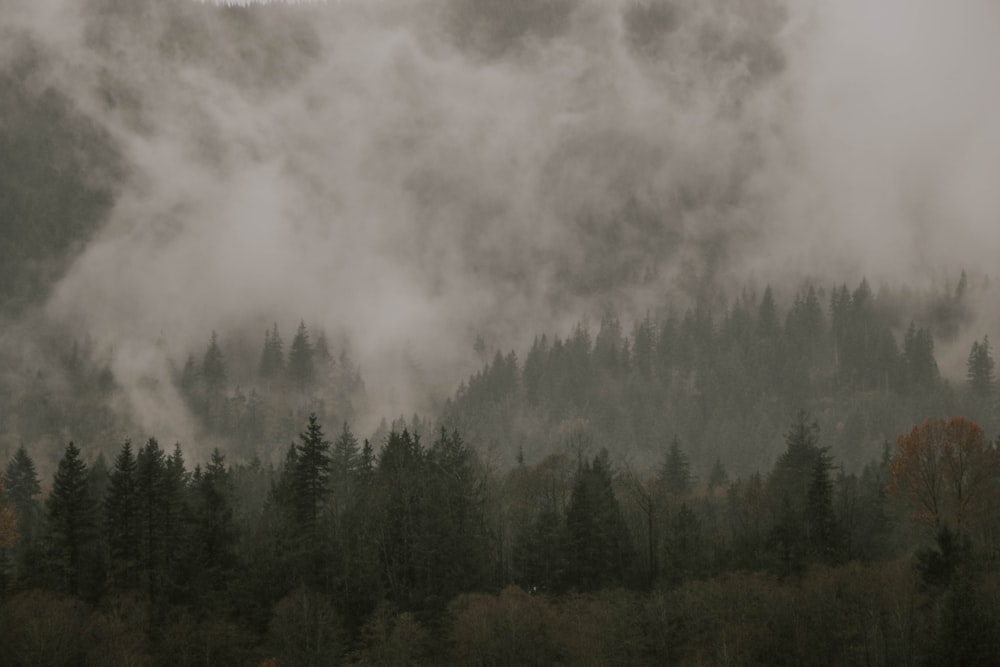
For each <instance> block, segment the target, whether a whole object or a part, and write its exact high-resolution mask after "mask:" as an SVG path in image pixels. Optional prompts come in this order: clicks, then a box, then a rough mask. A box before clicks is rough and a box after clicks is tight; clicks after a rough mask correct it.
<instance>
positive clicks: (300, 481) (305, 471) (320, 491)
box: [294, 414, 330, 530]
mask: <svg viewBox="0 0 1000 667" xmlns="http://www.w3.org/2000/svg"><path fill="white" fill-rule="evenodd" d="M299 440H300V444H299V448H298V460H297V462H296V464H295V476H294V497H295V511H296V516H297V517H298V520H299V521H300V522H301V523H302V525H303V526H305V527H307V528H309V529H310V530H312V529H315V526H316V518H317V516H318V515H319V511H320V508H321V507H322V503H323V501H324V500H325V499H326V496H327V494H328V493H329V480H330V441H329V440H327V439H326V436H325V435H324V434H323V428H322V427H321V426H320V424H319V422H318V421H317V419H316V415H315V414H311V415H309V424H308V426H306V430H305V432H304V433H301V434H299Z"/></svg>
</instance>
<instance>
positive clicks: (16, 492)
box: [3, 445, 42, 522]
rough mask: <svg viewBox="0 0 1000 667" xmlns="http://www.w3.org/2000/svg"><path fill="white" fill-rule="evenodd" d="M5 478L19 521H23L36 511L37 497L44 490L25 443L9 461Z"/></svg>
mask: <svg viewBox="0 0 1000 667" xmlns="http://www.w3.org/2000/svg"><path fill="white" fill-rule="evenodd" d="M3 478H4V483H5V484H6V488H7V497H8V498H10V501H11V502H12V503H13V504H14V508H15V510H17V516H18V522H22V521H24V520H26V519H27V518H28V517H29V516H30V515H32V514H33V513H34V509H35V505H36V500H35V497H36V496H38V494H39V493H41V492H42V487H41V484H40V483H39V480H38V473H37V472H35V462H34V461H32V460H31V457H30V456H28V452H27V450H25V448H24V445H21V446H20V447H18V448H17V451H16V452H14V456H12V457H11V459H10V461H9V462H8V463H7V470H6V471H5V472H4V476H3Z"/></svg>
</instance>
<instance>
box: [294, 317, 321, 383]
mask: <svg viewBox="0 0 1000 667" xmlns="http://www.w3.org/2000/svg"><path fill="white" fill-rule="evenodd" d="M288 377H289V378H291V380H292V382H294V383H295V384H296V386H298V387H299V389H305V388H306V387H308V386H309V385H310V384H312V381H313V378H314V377H315V367H314V365H313V349H312V345H311V344H310V342H309V331H308V330H307V329H306V323H305V322H299V328H298V331H296V332H295V338H293V339H292V346H291V347H290V348H288Z"/></svg>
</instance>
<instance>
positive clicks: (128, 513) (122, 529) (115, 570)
mask: <svg viewBox="0 0 1000 667" xmlns="http://www.w3.org/2000/svg"><path fill="white" fill-rule="evenodd" d="M104 513H105V521H106V527H105V530H106V534H107V537H108V544H109V547H110V551H111V572H112V577H113V579H114V580H115V582H116V583H118V584H119V585H123V586H134V585H136V583H137V579H136V573H137V568H138V565H139V515H138V490H137V486H136V460H135V456H134V455H133V453H132V443H131V442H130V441H129V440H126V441H125V444H124V445H122V448H121V450H120V451H119V452H118V455H117V456H116V457H115V461H114V468H113V469H112V471H111V481H110V484H109V486H108V493H107V495H106V496H105V499H104Z"/></svg>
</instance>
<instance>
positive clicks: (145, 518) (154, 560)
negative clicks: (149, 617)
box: [136, 438, 166, 600]
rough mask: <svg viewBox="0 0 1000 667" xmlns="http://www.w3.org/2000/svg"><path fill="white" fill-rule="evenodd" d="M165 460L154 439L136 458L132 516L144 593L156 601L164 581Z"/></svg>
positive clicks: (149, 441)
mask: <svg viewBox="0 0 1000 667" xmlns="http://www.w3.org/2000/svg"><path fill="white" fill-rule="evenodd" d="M165 478H166V457H165V455H164V453H163V450H162V449H160V445H159V443H158V442H157V441H156V439H155V438H150V439H149V440H148V441H147V442H146V444H145V446H144V447H143V448H142V449H140V450H139V454H138V455H137V456H136V514H137V524H138V527H139V562H140V571H141V574H142V576H143V580H144V584H145V588H146V593H147V595H148V596H149V599H150V600H155V599H156V598H158V596H159V593H160V592H161V591H162V588H163V579H164V576H163V575H164V568H165V560H166V559H165V558H164V541H165V540H164V537H165V536H164V528H165V526H164V522H163V512H164V505H165V487H166V479H165Z"/></svg>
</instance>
